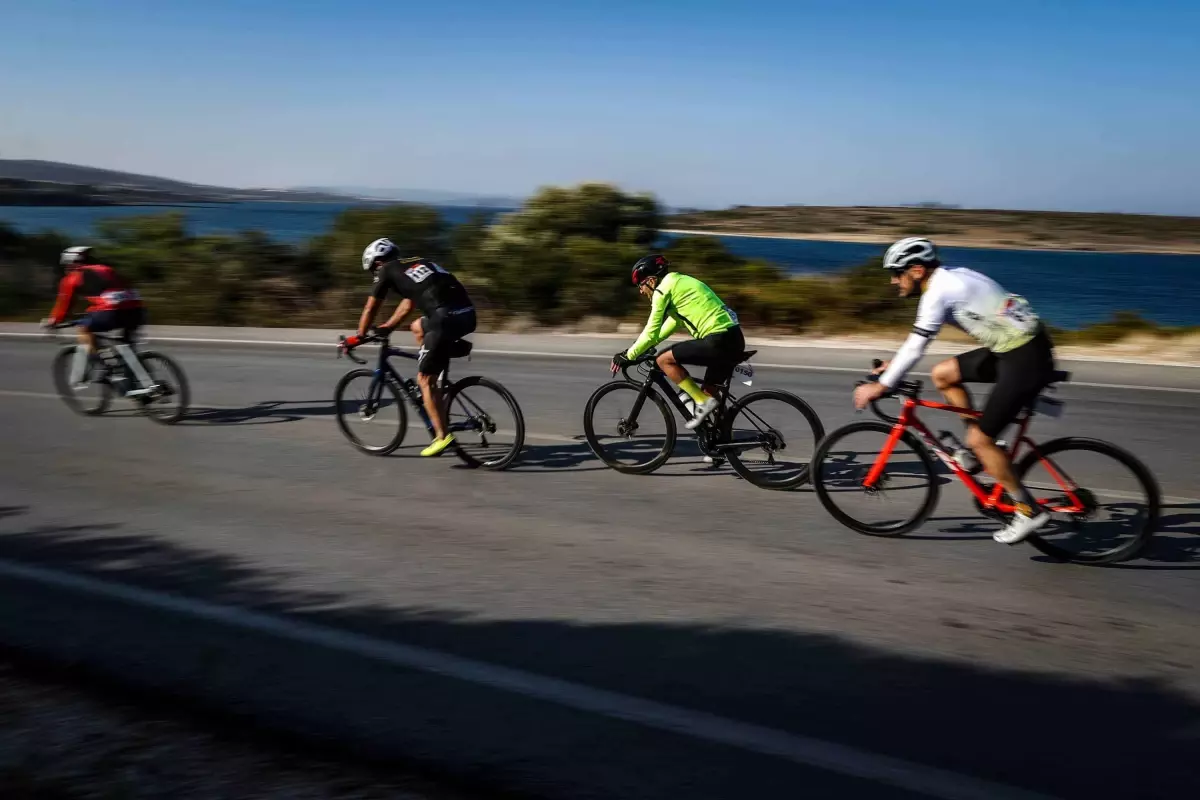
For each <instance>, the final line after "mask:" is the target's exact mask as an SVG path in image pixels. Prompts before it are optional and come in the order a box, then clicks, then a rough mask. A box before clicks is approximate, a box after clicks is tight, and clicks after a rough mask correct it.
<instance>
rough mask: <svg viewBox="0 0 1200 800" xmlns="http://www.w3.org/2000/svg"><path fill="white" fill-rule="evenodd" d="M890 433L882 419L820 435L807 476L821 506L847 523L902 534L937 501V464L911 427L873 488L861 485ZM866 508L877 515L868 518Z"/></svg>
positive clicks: (921, 519) (862, 530)
mask: <svg viewBox="0 0 1200 800" xmlns="http://www.w3.org/2000/svg"><path fill="white" fill-rule="evenodd" d="M891 435H892V426H891V425H888V424H886V423H883V422H873V421H864V422H853V423H851V424H849V425H847V426H845V427H843V428H839V429H837V430H836V431H834V432H833V433H831V434H829V435H828V436H827V437H825V438H824V439H823V440H822V441H821V444H819V445H818V446H817V450H816V452H815V453H813V460H812V467H811V479H812V483H813V489H815V490H816V493H817V497H818V498H819V499H820V501H821V505H823V506H824V507H825V510H826V511H828V512H829V513H830V514H831V515H832V516H833V518H834V519H836V520H837V521H838V522H840V523H842V524H843V525H845V526H846V527H847V528H851V529H852V530H856V531H858V532H859V533H865V534H868V535H870V536H900V535H901V534H904V533H908V532H909V531H911V530H912V529H913V528H916V527H917V526H918V525H920V524H921V523H922V522H924V521H925V520H926V519H927V518H928V517H929V515H930V514H931V513H933V509H934V506H936V505H937V499H938V491H939V485H940V483H939V480H940V479H939V478H938V477H937V467H936V465H935V463H934V460H933V457H932V456H931V455H930V454H929V451H928V450H927V449H926V448H925V445H923V444H921V442H920V441H919V440H918V439H917V437H916V436H914V435H913V434H912V432H911V431H905V432H904V433H903V434H901V436H900V440H899V441H897V442H896V446H895V448H894V449H893V450H892V452H891V454H890V455H889V456H888V460H887V463H886V464H885V465H884V468H883V472H881V473H880V475H879V478H878V479H877V480H876V483H875V486H874V488H871V489H868V488H866V487H864V486H863V481H864V480H865V479H866V477H867V474H868V473H869V472H870V471H871V469H872V467H873V466H874V464H875V462H876V460H877V459H878V457H879V455H880V454H881V453H882V451H883V448H884V446H885V445H886V443H887V441H888V439H889V438H890V437H891ZM860 509H862V510H860ZM870 511H874V512H876V513H877V518H874V519H869V518H868V513H869V512H870Z"/></svg>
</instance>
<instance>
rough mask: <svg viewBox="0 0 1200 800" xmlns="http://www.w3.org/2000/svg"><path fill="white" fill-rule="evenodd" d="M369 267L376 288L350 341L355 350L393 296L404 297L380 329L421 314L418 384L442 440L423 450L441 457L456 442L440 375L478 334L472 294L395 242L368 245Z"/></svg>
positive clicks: (365, 256)
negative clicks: (460, 344) (456, 348)
mask: <svg viewBox="0 0 1200 800" xmlns="http://www.w3.org/2000/svg"><path fill="white" fill-rule="evenodd" d="M362 265H363V269H365V270H367V271H368V272H370V273H371V274H372V275H373V276H374V278H375V288H374V289H373V290H372V291H371V296H370V297H369V298H367V304H366V306H365V307H364V308H363V313H362V317H361V318H359V321H358V336H356V337H351V338H350V339H347V340H346V344H347V345H349V346H350V347H354V346H355V345H356V344H357V343H358V340H359V339H360V338H361V337H364V336H366V335H367V329H368V328H369V327H370V326H371V322H372V321H373V320H374V319H375V315H376V314H377V313H378V311H379V305H380V303H382V302H383V300H384V299H385V298H386V297H387V295H388V293H389V292H395V293H396V294H398V295H400V297H401V298H402V299H401V301H400V305H399V306H397V307H396V312H395V313H394V314H392V316H391V319H389V320H388V321H387V322H385V323H384V324H383V325H380V326H379V328H381V329H384V330H391V329H393V328H395V327H396V326H397V325H399V324H400V322H401V320H403V319H404V317H406V316H407V315H408V313H409V312H410V311H412V310H413V308H414V307H416V308H417V309H419V310H420V311H421V317H420V318H419V319H417V320H415V321H414V322H413V323H412V325H410V326H409V329H410V330H411V331H412V332H413V336H415V337H416V340H417V345H418V346H419V347H420V348H421V351H420V355H419V358H418V360H417V382H418V383H419V384H420V385H421V395H422V397H423V398H424V400H425V410H426V411H427V412H428V413H429V419H430V420H431V421H432V422H433V428H434V434H435V435H436V438H435V439H434V440H433V442H432V443H431V444H430V445H429V447H426V448H425V449H424V450H422V451H421V455H423V456H435V455H437V454H438V453H441V452H442V451H443V450H445V449H446V447H447V446H449V445H450V444H451V443H452V442H453V441H454V435H453V434H447V433H446V411H445V409H444V408H443V407H442V393H441V391H440V390H439V389H438V387H437V377H438V375H440V374H441V373H442V371H443V370H445V369H446V365H447V363H449V360H450V357H449V355H448V354H449V352H450V346H451V345H452V344H454V343H455V342H457V341H458V340H459V339H461V338H462V337H464V336H466V335H467V334H469V333H473V332H474V330H475V307H474V306H473V305H472V304H471V298H470V296H469V295H468V294H467V290H466V289H465V288H463V285H462V284H461V283H459V281H458V279H457V278H455V277H454V275H452V274H451V273H450V272H447V271H446V270H445V269H443V268H442V267H441V266H439V265H438V264H437V263H435V262H433V261H430V260H429V259H427V258H401V257H400V249H399V248H398V247H396V245H395V244H393V243H392V241H391V240H390V239H376V240H375V241H373V242H371V244H369V245H367V249H366V250H364V251H363V256H362Z"/></svg>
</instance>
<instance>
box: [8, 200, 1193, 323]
mask: <svg viewBox="0 0 1200 800" xmlns="http://www.w3.org/2000/svg"><path fill="white" fill-rule="evenodd" d="M346 208H347V206H345V205H341V204H325V203H319V204H309V203H235V204H227V205H190V206H172V207H165V206H90V207H26V206H0V222H6V223H8V224H10V225H12V226H14V227H15V228H17V229H18V230H20V231H24V232H35V231H38V230H46V229H54V230H58V231H61V232H63V233H66V234H68V235H71V236H77V237H86V236H88V235H89V234H90V233H91V231H92V225H93V224H94V223H95V222H96V220H98V219H103V218H107V217H120V216H135V215H140V214H154V213H162V212H164V211H169V210H176V211H181V212H182V213H184V214H185V215H186V217H187V219H188V223H189V226H190V228H191V230H192V232H193V233H197V234H203V233H228V232H233V231H238V230H247V229H250V230H261V231H264V232H265V233H267V234H269V235H270V236H272V237H274V238H276V239H279V240H281V241H287V242H295V241H299V240H302V239H305V238H308V237H310V236H314V235H316V234H319V233H323V232H324V231H325V230H326V229H327V228H328V227H329V226H330V224H331V223H332V221H333V218H334V217H335V216H337V214H339V213H340V212H341V211H343V210H345V209H346ZM439 210H440V211H441V212H442V214H443V216H444V217H445V219H446V220H447V221H448V222H451V223H459V222H463V221H465V220H466V219H467V218H468V217H469V216H470V215H471V214H473V213H475V212H476V211H478V210H484V209H474V208H466V207H459V206H448V207H444V208H441V209H439ZM485 211H487V213H499V211H498V210H496V209H486V210H485ZM386 234H387V231H382V232H381V233H380V235H381V236H382V235H386ZM719 238H720V239H721V241H722V242H724V243H725V245H726V246H727V247H728V248H729V249H730V250H731V251H733V252H734V253H737V254H738V255H740V256H744V257H747V258H758V259H763V260H766V261H772V262H774V263H776V264H779V265H781V266H783V267H785V268H786V269H788V270H790V271H792V272H794V273H827V272H835V271H837V270H840V269H844V268H846V267H851V266H855V265H857V264H861V263H862V262H864V261H866V260H867V259H868V258H871V257H872V256H876V255H879V253H880V249H881V248H880V247H879V246H878V245H871V244H859V243H853V242H814V241H803V240H797V239H759V238H752V237H740V236H722V237H719ZM942 252H943V256H944V257H945V259H946V261H947V262H948V263H950V264H952V265H958V266H967V267H971V268H973V269H978V270H979V271H981V272H984V273H986V274H987V275H990V276H991V277H993V278H995V279H996V280H997V281H999V282H1000V283H1001V284H1003V285H1004V286H1005V287H1006V288H1008V289H1009V291H1013V292H1018V293H1020V294H1023V295H1025V296H1026V297H1028V298H1029V300H1030V301H1031V302H1032V303H1033V305H1034V308H1036V309H1037V310H1038V312H1039V313H1040V314H1041V316H1042V317H1044V318H1045V319H1047V320H1049V321H1050V322H1051V323H1052V324H1054V325H1057V326H1059V327H1063V328H1074V327H1079V326H1081V325H1086V324H1089V323H1093V322H1100V321H1102V320H1104V319H1107V318H1108V317H1110V316H1112V314H1113V313H1114V312H1116V311H1122V310H1129V311H1136V312H1138V313H1139V314H1141V315H1142V316H1144V317H1146V318H1147V319H1150V320H1153V321H1155V322H1158V323H1161V324H1164V325H1200V302H1197V301H1198V300H1200V256H1172V255H1144V254H1125V253H1075V252H1056V251H1047V250H988V249H982V248H955V247H947V248H943V251H942ZM626 266H628V265H622V264H614V265H613V268H614V269H624V268H625V267H626ZM884 279H885V277H884V276H883V275H880V280H884Z"/></svg>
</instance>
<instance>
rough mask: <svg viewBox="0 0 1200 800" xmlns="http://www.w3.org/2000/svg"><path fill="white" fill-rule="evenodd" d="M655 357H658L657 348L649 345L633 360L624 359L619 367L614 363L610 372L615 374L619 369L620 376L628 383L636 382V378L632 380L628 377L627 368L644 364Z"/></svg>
mask: <svg viewBox="0 0 1200 800" xmlns="http://www.w3.org/2000/svg"><path fill="white" fill-rule="evenodd" d="M656 358H658V350H656V349H655V348H653V347H651V348H650V349H649V350H647V351H646V352H644V353H642V354H641V355H640V356H638V357H637V358H635V359H633V360H631V361H626V362H625V363H624V364H622V365H621V366H619V367H617V366H615V365H614V366H613V369H612V374H613V375H616V374H617V372H618V371H619V372H620V373H621V376H622V377H623V378H625V380H627V381H629V382H630V383H637V382H638V381H636V380H634V379H633V378H631V377H629V370H630V368H632V367H640V366H642V365H644V364H647V363H649V362H651V361H653V360H654V359H656Z"/></svg>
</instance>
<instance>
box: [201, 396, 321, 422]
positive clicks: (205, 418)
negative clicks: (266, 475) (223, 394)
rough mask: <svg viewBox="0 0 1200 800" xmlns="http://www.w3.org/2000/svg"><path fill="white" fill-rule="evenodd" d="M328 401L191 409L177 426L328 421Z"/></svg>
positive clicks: (262, 403)
mask: <svg viewBox="0 0 1200 800" xmlns="http://www.w3.org/2000/svg"><path fill="white" fill-rule="evenodd" d="M335 412H336V408H335V406H334V403H333V401H332V400H312V401H301V400H296V401H284V400H266V401H263V402H260V403H255V404H254V405H251V406H247V407H245V408H207V407H204V406H199V407H195V408H192V409H190V410H189V411H188V413H187V416H185V417H184V418H183V419H182V420H180V422H179V423H178V424H180V425H270V424H274V423H279V422H299V421H301V420H303V419H306V418H308V417H332V416H333V415H334V413H335Z"/></svg>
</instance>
